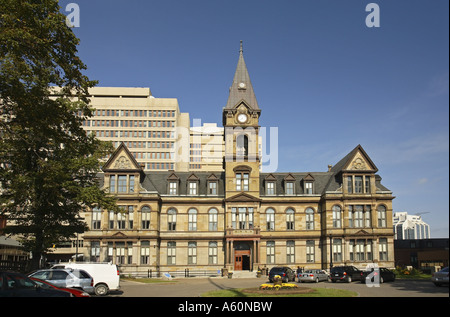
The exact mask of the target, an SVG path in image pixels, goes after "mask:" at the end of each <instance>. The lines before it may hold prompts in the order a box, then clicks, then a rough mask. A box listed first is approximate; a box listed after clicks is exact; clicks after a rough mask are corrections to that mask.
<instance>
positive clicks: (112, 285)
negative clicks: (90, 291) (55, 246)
mask: <svg viewBox="0 0 450 317" xmlns="http://www.w3.org/2000/svg"><path fill="white" fill-rule="evenodd" d="M58 268H66V269H67V268H70V269H80V270H84V271H86V272H88V273H89V275H91V276H92V278H93V279H94V288H95V294H96V295H99V296H101V295H106V294H108V293H109V292H110V291H118V290H119V289H120V272H119V267H118V266H117V265H116V264H112V263H110V262H108V263H86V262H69V263H60V264H56V265H54V266H53V267H52V269H58Z"/></svg>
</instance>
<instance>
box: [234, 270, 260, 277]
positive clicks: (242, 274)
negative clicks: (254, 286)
mask: <svg viewBox="0 0 450 317" xmlns="http://www.w3.org/2000/svg"><path fill="white" fill-rule="evenodd" d="M233 278H256V271H233Z"/></svg>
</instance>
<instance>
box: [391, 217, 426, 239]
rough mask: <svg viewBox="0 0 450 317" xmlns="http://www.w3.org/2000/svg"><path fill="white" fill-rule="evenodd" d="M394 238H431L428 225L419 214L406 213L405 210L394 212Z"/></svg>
mask: <svg viewBox="0 0 450 317" xmlns="http://www.w3.org/2000/svg"><path fill="white" fill-rule="evenodd" d="M393 224H394V233H395V236H394V237H395V239H396V240H410V239H431V231H430V226H429V225H428V224H427V223H425V222H424V221H423V220H422V216H420V215H408V213H407V212H396V213H394V216H393Z"/></svg>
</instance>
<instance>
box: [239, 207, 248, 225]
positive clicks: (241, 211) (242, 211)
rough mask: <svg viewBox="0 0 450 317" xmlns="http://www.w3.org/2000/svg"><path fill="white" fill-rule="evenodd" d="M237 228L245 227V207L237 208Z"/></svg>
mask: <svg viewBox="0 0 450 317" xmlns="http://www.w3.org/2000/svg"><path fill="white" fill-rule="evenodd" d="M238 211H239V229H246V227H245V224H246V218H247V208H239V209H238Z"/></svg>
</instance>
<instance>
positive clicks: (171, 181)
mask: <svg viewBox="0 0 450 317" xmlns="http://www.w3.org/2000/svg"><path fill="white" fill-rule="evenodd" d="M179 183H180V179H179V178H178V176H177V175H175V173H172V174H170V176H169V177H168V178H167V186H168V190H167V192H168V193H169V195H178V184H179Z"/></svg>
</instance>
